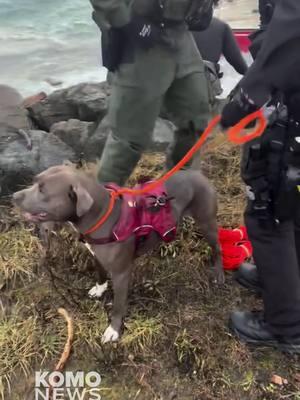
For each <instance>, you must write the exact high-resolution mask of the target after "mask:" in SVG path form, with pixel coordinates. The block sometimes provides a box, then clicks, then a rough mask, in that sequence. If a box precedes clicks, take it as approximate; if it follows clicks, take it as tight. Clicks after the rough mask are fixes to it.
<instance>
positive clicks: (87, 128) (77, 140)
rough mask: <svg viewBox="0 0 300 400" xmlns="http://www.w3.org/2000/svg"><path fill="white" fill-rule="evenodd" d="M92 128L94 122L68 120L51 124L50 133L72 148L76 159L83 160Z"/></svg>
mask: <svg viewBox="0 0 300 400" xmlns="http://www.w3.org/2000/svg"><path fill="white" fill-rule="evenodd" d="M94 127H95V124H94V122H86V121H79V120H78V119H70V120H69V121H63V122H57V123H56V124H53V125H52V126H51V129H50V132H51V133H53V135H55V136H57V137H58V138H59V139H61V140H62V141H63V142H65V143H66V144H67V145H68V146H70V147H72V149H73V150H74V152H75V153H76V155H77V157H84V158H85V147H86V144H87V142H88V140H89V137H90V136H91V134H92V133H93V131H94V130H95V128H94ZM87 155H88V154H87Z"/></svg>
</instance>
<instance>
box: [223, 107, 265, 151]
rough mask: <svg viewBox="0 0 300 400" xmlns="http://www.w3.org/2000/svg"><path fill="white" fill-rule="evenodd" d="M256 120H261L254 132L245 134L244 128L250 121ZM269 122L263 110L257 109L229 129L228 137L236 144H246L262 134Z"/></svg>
mask: <svg viewBox="0 0 300 400" xmlns="http://www.w3.org/2000/svg"><path fill="white" fill-rule="evenodd" d="M255 120H258V121H259V125H258V126H257V128H256V130H255V131H254V132H251V133H248V134H245V135H244V134H243V130H244V129H245V128H246V127H247V125H248V124H249V123H250V122H252V121H255ZM267 124H268V123H267V120H266V118H265V116H264V114H263V112H262V110H258V111H255V112H254V113H252V114H250V115H247V116H246V117H245V118H243V119H242V120H241V121H240V122H239V123H238V124H236V125H235V126H233V127H232V128H230V129H229V130H228V132H227V135H228V139H229V141H230V142H232V143H235V144H244V143H247V142H250V141H251V140H253V139H255V138H257V137H259V136H261V135H262V134H263V133H264V131H265V129H266V127H267Z"/></svg>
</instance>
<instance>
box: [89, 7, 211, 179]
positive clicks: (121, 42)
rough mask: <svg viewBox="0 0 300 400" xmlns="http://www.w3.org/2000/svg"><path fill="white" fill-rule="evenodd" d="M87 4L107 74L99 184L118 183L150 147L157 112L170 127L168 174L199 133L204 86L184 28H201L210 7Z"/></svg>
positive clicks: (205, 114)
mask: <svg viewBox="0 0 300 400" xmlns="http://www.w3.org/2000/svg"><path fill="white" fill-rule="evenodd" d="M90 2H91V4H92V6H93V8H94V11H93V19H94V21H95V22H96V23H97V25H98V26H99V28H100V29H101V32H102V46H103V47H104V52H103V57H104V60H103V61H104V63H103V64H104V66H107V67H108V69H109V70H110V71H113V72H114V74H113V82H112V92H111V96H110V103H109V111H108V118H109V123H110V125H111V128H112V133H111V134H110V135H109V137H108V139H107V142H106V145H105V147H104V150H103V154H102V158H101V161H100V169H99V173H98V179H99V181H101V182H115V183H117V184H119V185H123V184H124V183H125V182H126V180H127V179H128V177H129V176H130V174H131V173H132V171H133V169H134V168H135V166H136V164H137V163H138V161H139V159H140V157H141V155H142V153H143V152H144V151H145V150H146V149H147V148H148V147H149V145H150V142H151V140H152V133H153V129H154V125H155V121H156V118H157V117H158V116H159V114H160V110H161V108H162V106H164V107H165V108H166V110H167V111H168V115H169V116H170V117H171V119H172V120H173V122H174V124H175V125H176V127H177V130H176V132H175V137H174V142H173V144H172V145H171V146H170V148H169V149H168V152H167V153H168V154H167V163H166V164H167V167H168V168H171V167H172V166H174V165H175V164H176V163H177V162H178V161H179V160H180V159H181V158H182V157H183V156H184V155H185V154H186V152H187V151H188V150H189V149H190V148H191V147H192V146H193V144H194V143H195V141H196V140H197V138H198V137H199V135H201V132H203V131H204V129H205V128H206V126H207V122H208V119H209V116H210V109H209V100H208V84H207V80H206V75H205V69H204V68H205V67H204V63H203V60H202V58H201V56H200V54H199V51H198V49H197V46H196V44H195V42H194V39H193V35H192V33H191V32H190V30H189V29H191V30H192V29H195V28H194V27H195V26H197V29H201V30H202V29H206V28H207V26H208V25H209V23H210V21H211V18H212V13H213V3H215V2H216V1H215V0H127V1H126V0H123V1H121V0H118V1H117V0H90ZM199 27H200V28H199ZM105 39H107V42H105ZM109 40H110V41H111V43H110V45H109V46H108V47H107V49H106V48H105V46H106V44H107V43H108V42H109ZM106 57H107V59H106Z"/></svg>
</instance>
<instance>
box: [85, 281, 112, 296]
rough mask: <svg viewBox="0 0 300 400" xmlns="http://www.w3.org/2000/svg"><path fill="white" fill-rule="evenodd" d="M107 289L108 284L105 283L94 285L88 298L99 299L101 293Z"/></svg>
mask: <svg viewBox="0 0 300 400" xmlns="http://www.w3.org/2000/svg"><path fill="white" fill-rule="evenodd" d="M107 287H108V282H105V283H103V284H102V285H99V283H96V285H95V286H93V287H92V289H91V290H89V297H91V298H97V299H100V298H101V297H102V296H103V293H104V292H105V291H106V290H107Z"/></svg>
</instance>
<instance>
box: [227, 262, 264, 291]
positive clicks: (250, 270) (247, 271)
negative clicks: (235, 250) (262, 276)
mask: <svg viewBox="0 0 300 400" xmlns="http://www.w3.org/2000/svg"><path fill="white" fill-rule="evenodd" d="M234 278H235V280H236V281H237V282H238V283H239V284H240V285H242V286H244V287H245V288H247V289H250V290H253V291H254V292H256V293H257V294H261V291H262V285H261V283H260V280H259V277H258V273H257V268H256V265H254V264H250V263H243V264H242V265H241V266H240V268H239V269H238V270H237V272H236V273H235V275H234Z"/></svg>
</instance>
